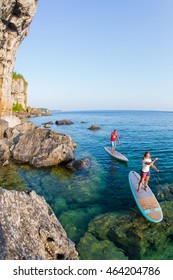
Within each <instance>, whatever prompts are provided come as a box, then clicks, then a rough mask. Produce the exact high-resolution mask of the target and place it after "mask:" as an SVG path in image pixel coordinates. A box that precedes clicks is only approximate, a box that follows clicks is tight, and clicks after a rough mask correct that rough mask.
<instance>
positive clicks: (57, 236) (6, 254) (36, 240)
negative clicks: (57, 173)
mask: <svg viewBox="0 0 173 280" xmlns="http://www.w3.org/2000/svg"><path fill="white" fill-rule="evenodd" d="M77 256H78V254H77V252H76V250H75V246H74V244H73V243H72V242H71V241H70V240H69V239H68V238H67V235H66V232H65V231H64V229H63V227H62V226H61V224H60V223H59V221H58V220H57V218H56V216H55V215H54V213H53V211H52V209H51V208H50V206H49V205H48V204H47V203H46V201H45V200H44V198H42V197H40V196H38V195H37V194H36V193H35V192H34V191H32V192H30V193H26V192H18V191H8V190H5V189H2V188H0V259H1V260H67V259H68V260H69V259H70V260H75V259H77Z"/></svg>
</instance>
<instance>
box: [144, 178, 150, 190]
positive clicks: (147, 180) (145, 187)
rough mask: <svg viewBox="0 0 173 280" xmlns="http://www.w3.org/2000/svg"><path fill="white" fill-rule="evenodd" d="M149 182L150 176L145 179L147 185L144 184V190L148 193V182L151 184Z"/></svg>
mask: <svg viewBox="0 0 173 280" xmlns="http://www.w3.org/2000/svg"><path fill="white" fill-rule="evenodd" d="M149 180H150V176H147V177H146V178H145V183H144V189H145V191H146V192H148V182H149Z"/></svg>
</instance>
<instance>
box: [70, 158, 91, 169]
mask: <svg viewBox="0 0 173 280" xmlns="http://www.w3.org/2000/svg"><path fill="white" fill-rule="evenodd" d="M89 165H90V160H89V159H88V158H84V159H79V160H72V161H70V162H69V163H67V165H66V167H67V168H68V169H70V170H74V171H77V170H87V169H89Z"/></svg>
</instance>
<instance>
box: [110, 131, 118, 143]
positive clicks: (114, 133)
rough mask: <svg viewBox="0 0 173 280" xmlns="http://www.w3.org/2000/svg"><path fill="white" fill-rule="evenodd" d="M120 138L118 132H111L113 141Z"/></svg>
mask: <svg viewBox="0 0 173 280" xmlns="http://www.w3.org/2000/svg"><path fill="white" fill-rule="evenodd" d="M117 139H118V133H116V132H112V133H111V142H115V141H116V140H117Z"/></svg>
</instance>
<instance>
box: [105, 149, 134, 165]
mask: <svg viewBox="0 0 173 280" xmlns="http://www.w3.org/2000/svg"><path fill="white" fill-rule="evenodd" d="M105 151H106V152H107V153H108V154H109V155H110V156H112V157H113V158H115V159H118V160H120V161H123V162H128V161H129V160H128V158H126V157H125V155H123V154H121V153H119V152H117V151H115V153H114V154H112V151H111V148H109V147H105Z"/></svg>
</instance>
